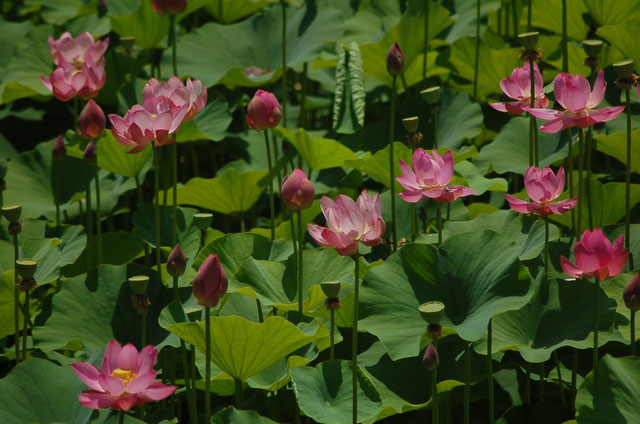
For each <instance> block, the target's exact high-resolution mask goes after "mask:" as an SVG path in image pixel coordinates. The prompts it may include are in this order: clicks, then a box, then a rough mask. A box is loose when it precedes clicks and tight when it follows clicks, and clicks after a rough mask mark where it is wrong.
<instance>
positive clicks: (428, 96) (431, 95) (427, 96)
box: [420, 86, 440, 105]
mask: <svg viewBox="0 0 640 424" xmlns="http://www.w3.org/2000/svg"><path fill="white" fill-rule="evenodd" d="M420 95H421V96H422V99H423V100H424V101H425V102H427V103H429V104H430V105H435V104H436V103H438V102H439V101H440V87H439V86H435V87H429V88H427V89H426V90H422V91H421V92H420Z"/></svg>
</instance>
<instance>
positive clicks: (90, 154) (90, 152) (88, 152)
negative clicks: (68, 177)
mask: <svg viewBox="0 0 640 424" xmlns="http://www.w3.org/2000/svg"><path fill="white" fill-rule="evenodd" d="M82 158H83V159H84V160H85V161H87V163H90V164H95V163H96V159H97V158H98V149H97V148H96V143H95V142H94V141H93V139H92V140H91V141H89V144H87V147H85V149H84V154H83V155H82Z"/></svg>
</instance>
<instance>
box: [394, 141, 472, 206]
mask: <svg viewBox="0 0 640 424" xmlns="http://www.w3.org/2000/svg"><path fill="white" fill-rule="evenodd" d="M411 162H412V165H413V169H411V168H410V167H409V165H407V163H406V162H405V161H404V160H402V159H400V169H402V172H403V175H399V176H398V177H396V179H397V180H398V182H399V183H400V185H402V186H403V187H404V188H406V190H405V191H403V192H401V193H400V197H401V198H402V200H404V201H406V202H409V203H417V202H419V201H421V200H422V199H427V198H430V199H433V200H435V201H436V202H438V203H448V202H453V201H454V200H456V199H457V198H458V197H464V196H469V195H471V194H475V191H474V190H472V189H470V188H469V187H465V186H458V185H447V184H449V182H451V178H453V165H454V160H453V153H451V151H448V152H447V153H445V154H444V156H440V155H439V154H438V152H437V151H436V150H432V151H431V154H429V152H426V151H424V150H423V149H417V150H416V151H415V152H414V153H413V158H412V161H411Z"/></svg>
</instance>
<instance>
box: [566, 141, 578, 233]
mask: <svg viewBox="0 0 640 424" xmlns="http://www.w3.org/2000/svg"><path fill="white" fill-rule="evenodd" d="M567 133H568V134H569V160H568V168H569V198H570V199H573V193H574V191H573V136H572V135H571V128H568V129H567ZM578 203H580V199H578ZM571 229H572V230H573V232H574V234H575V236H576V237H580V234H579V233H578V231H579V230H578V229H577V228H576V208H571Z"/></svg>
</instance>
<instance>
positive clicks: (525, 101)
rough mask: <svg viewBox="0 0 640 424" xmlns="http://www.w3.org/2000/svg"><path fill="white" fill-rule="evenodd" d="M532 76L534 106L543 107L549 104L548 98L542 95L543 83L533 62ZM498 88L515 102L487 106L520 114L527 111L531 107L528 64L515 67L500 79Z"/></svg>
mask: <svg viewBox="0 0 640 424" xmlns="http://www.w3.org/2000/svg"><path fill="white" fill-rule="evenodd" d="M533 78H534V80H535V81H534V82H535V96H536V98H535V107H537V108H545V107H547V106H549V99H548V98H547V97H546V96H545V95H544V93H543V92H542V89H543V88H544V83H543V81H542V75H541V74H540V69H538V65H537V64H536V63H535V62H533ZM500 88H501V89H502V91H504V94H506V95H507V96H508V97H510V98H512V99H515V100H517V101H515V102H500V103H490V104H489V106H491V107H492V108H494V109H495V110H498V111H500V112H510V113H513V114H515V115H520V114H521V113H522V112H525V111H528V110H529V108H530V107H531V74H530V73H529V65H528V64H525V66H523V67H522V68H515V69H514V70H513V72H511V76H509V77H506V78H503V79H501V80H500Z"/></svg>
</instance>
